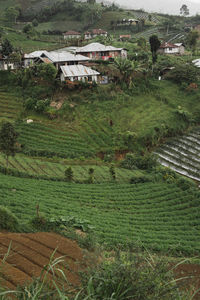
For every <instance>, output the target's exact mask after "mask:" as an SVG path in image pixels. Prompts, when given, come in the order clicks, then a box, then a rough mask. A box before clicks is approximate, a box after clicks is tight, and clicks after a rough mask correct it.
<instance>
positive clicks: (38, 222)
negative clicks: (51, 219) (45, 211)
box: [31, 215, 48, 230]
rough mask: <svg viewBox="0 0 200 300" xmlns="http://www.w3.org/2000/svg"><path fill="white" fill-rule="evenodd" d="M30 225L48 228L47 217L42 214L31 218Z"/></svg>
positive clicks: (43, 228) (37, 227)
mask: <svg viewBox="0 0 200 300" xmlns="http://www.w3.org/2000/svg"><path fill="white" fill-rule="evenodd" d="M31 225H32V226H33V227H34V228H36V229H39V230H45V229H48V223H47V219H46V218H45V216H44V215H38V216H36V217H34V218H33V219H32V220H31Z"/></svg>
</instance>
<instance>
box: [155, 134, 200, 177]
mask: <svg viewBox="0 0 200 300" xmlns="http://www.w3.org/2000/svg"><path fill="white" fill-rule="evenodd" d="M155 153H156V154H157V155H158V161H159V162H160V163H161V164H162V165H163V166H166V167H169V168H171V169H172V170H174V171H176V172H178V173H180V174H182V175H185V176H187V177H190V178H192V179H194V180H196V181H198V182H200V128H197V129H195V130H193V131H192V132H190V133H189V134H188V135H184V136H181V137H178V138H173V139H170V140H169V141H168V142H167V143H166V144H164V145H162V146H161V147H160V148H158V149H157V150H156V152H155Z"/></svg>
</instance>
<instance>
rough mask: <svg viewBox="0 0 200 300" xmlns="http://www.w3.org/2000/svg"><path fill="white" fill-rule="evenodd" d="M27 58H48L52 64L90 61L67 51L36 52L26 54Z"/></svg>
mask: <svg viewBox="0 0 200 300" xmlns="http://www.w3.org/2000/svg"><path fill="white" fill-rule="evenodd" d="M24 57H25V58H38V57H41V58H42V57H43V58H44V57H46V58H48V59H49V60H50V61H51V62H53V63H56V62H68V61H88V60H90V58H89V57H85V56H83V55H75V54H73V53H70V52H67V51H65V52H64V51H60V52H58V51H51V52H48V51H46V50H40V51H34V52H31V53H29V54H25V56H24Z"/></svg>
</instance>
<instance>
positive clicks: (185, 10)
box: [180, 4, 190, 17]
mask: <svg viewBox="0 0 200 300" xmlns="http://www.w3.org/2000/svg"><path fill="white" fill-rule="evenodd" d="M180 14H181V15H182V16H184V17H187V16H189V14H190V11H189V8H188V7H187V5H185V4H183V5H182V6H181V8H180Z"/></svg>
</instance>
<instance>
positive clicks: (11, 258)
mask: <svg viewBox="0 0 200 300" xmlns="http://www.w3.org/2000/svg"><path fill="white" fill-rule="evenodd" d="M9 245H11V249H10V252H9V255H8V257H7V259H6V263H5V264H3V263H2V261H0V263H1V286H2V285H3V286H4V287H7V288H8V289H10V290H14V289H16V288H17V287H18V286H19V285H20V286H23V285H24V284H27V283H30V282H32V279H33V278H35V277H39V276H40V275H41V272H42V270H43V268H44V266H45V265H48V264H49V261H50V257H52V253H53V252H54V251H55V245H56V249H57V250H56V253H54V257H53V259H57V260H59V259H60V258H61V256H62V262H61V263H60V266H61V265H62V268H63V269H64V270H65V275H66V277H67V280H68V284H69V282H70V283H71V284H74V285H77V284H78V283H79V278H78V274H77V273H78V263H80V264H81V262H82V252H81V249H80V248H79V247H78V245H77V244H76V243H75V242H72V241H70V240H68V239H66V238H63V237H61V236H60V235H58V234H54V233H35V234H19V233H18V234H17V233H15V234H12V233H10V234H1V235H0V251H1V255H2V256H4V255H6V253H7V251H8V249H9ZM60 261H61V260H60ZM66 265H67V266H68V268H66ZM55 278H56V279H57V280H58V281H59V278H60V276H59V275H58V274H56V276H55V277H54V279H55ZM52 279H53V276H52V274H48V280H51V281H52ZM60 282H61V278H60ZM65 284H66V282H65Z"/></svg>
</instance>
